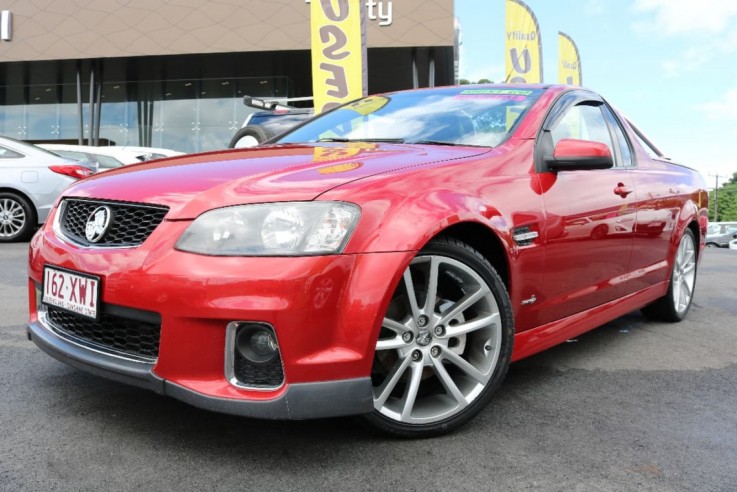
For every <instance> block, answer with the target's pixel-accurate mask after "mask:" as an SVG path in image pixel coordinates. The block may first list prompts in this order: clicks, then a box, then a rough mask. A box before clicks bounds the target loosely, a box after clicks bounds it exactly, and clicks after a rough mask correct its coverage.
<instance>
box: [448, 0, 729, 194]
mask: <svg viewBox="0 0 737 492" xmlns="http://www.w3.org/2000/svg"><path fill="white" fill-rule="evenodd" d="M523 1H524V2H525V3H526V4H527V6H528V7H529V8H530V9H531V10H532V11H533V12H534V14H535V16H536V17H537V21H538V24H539V25H540V31H541V34H540V35H541V39H542V44H543V74H544V82H546V83H558V67H557V64H558V31H563V32H564V33H566V34H568V35H569V36H570V37H571V38H573V40H574V41H575V43H576V45H577V46H578V51H579V53H580V55H581V67H582V71H583V77H582V78H583V86H584V87H587V88H589V89H591V90H594V91H595V92H598V93H599V94H601V95H602V96H603V97H604V98H605V99H606V100H607V101H608V102H609V103H610V104H612V105H613V106H615V107H616V108H617V109H619V110H620V111H621V112H622V113H623V114H625V115H626V116H627V118H629V119H630V120H632V122H634V123H635V125H637V126H638V127H639V128H640V129H641V130H642V131H643V132H644V133H645V134H646V135H647V136H648V138H649V139H650V140H651V141H652V142H653V143H654V144H655V145H656V146H657V147H658V148H659V149H660V150H661V151H662V152H663V153H664V154H665V155H666V156H668V157H670V158H672V159H673V160H674V161H676V162H680V163H683V164H686V165H689V166H691V167H693V168H695V169H697V170H699V171H700V172H701V174H702V176H704V179H705V180H706V182H707V186H708V187H709V188H713V187H714V185H715V177H714V176H711V175H714V174H719V175H721V176H722V177H720V178H719V183H720V185H721V183H722V182H724V181H726V179H727V178H731V177H732V174H733V173H735V172H737V0H698V1H694V0H523ZM455 12H456V17H458V19H459V21H460V26H461V36H462V46H461V53H460V77H461V78H463V79H468V80H471V81H476V80H479V79H481V78H488V79H491V80H493V81H494V82H503V81H504V77H505V75H506V74H505V73H504V63H505V59H504V49H505V48H504V36H505V35H504V15H505V0H455ZM725 177H726V178H725Z"/></svg>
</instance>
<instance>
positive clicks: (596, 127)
mask: <svg viewBox="0 0 737 492" xmlns="http://www.w3.org/2000/svg"><path fill="white" fill-rule="evenodd" d="M551 134H552V137H553V146H555V144H557V143H558V141H560V140H562V139H564V138H575V139H578V140H591V141H593V142H600V143H603V144H606V145H607V147H609V152H611V154H612V157H614V156H615V155H616V154H615V152H614V145H613V143H612V135H611V134H610V133H609V127H608V125H607V122H606V120H605V119H604V114H603V113H602V112H601V106H591V105H588V104H579V105H577V106H573V107H571V108H569V109H568V111H566V113H565V115H563V118H561V119H560V120H558V122H557V123H555V125H554V126H553V128H551Z"/></svg>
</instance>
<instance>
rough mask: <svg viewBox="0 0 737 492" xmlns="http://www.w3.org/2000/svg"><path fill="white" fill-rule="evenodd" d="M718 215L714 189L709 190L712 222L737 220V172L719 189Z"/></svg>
mask: <svg viewBox="0 0 737 492" xmlns="http://www.w3.org/2000/svg"><path fill="white" fill-rule="evenodd" d="M716 192H717V193H718V196H717V198H718V200H719V206H718V212H717V213H718V214H719V215H718V217H714V202H715V200H714V198H715V197H714V190H712V191H710V192H709V220H711V221H712V222H737V173H734V174H732V177H731V178H730V180H729V181H727V182H726V183H724V184H722V186H720V187H719V189H718V190H716Z"/></svg>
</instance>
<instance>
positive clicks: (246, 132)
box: [228, 125, 274, 149]
mask: <svg viewBox="0 0 737 492" xmlns="http://www.w3.org/2000/svg"><path fill="white" fill-rule="evenodd" d="M273 136H274V134H273V133H271V132H270V131H269V130H267V129H266V128H264V127H263V126H259V125H248V126H244V127H243V128H241V129H240V130H238V131H237V132H236V134H235V135H233V138H232V139H231V140H230V144H229V145H228V147H229V148H231V149H243V148H247V147H255V146H257V145H261V144H262V143H264V142H265V141H267V140H268V139H270V138H272V137H273Z"/></svg>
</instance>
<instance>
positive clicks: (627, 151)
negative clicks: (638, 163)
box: [602, 106, 635, 167]
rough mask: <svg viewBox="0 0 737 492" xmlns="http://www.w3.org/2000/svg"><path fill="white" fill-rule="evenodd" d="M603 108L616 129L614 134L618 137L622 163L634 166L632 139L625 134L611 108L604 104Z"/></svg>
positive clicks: (626, 165) (613, 128)
mask: <svg viewBox="0 0 737 492" xmlns="http://www.w3.org/2000/svg"><path fill="white" fill-rule="evenodd" d="M602 110H603V111H604V115H605V116H606V119H607V121H608V122H609V124H610V125H611V127H612V130H613V131H614V136H615V138H616V139H617V145H618V146H619V160H620V162H621V165H622V166H624V167H630V166H633V165H634V164H635V163H634V161H633V160H632V147H630V141H629V139H628V138H627V136H626V135H625V133H624V130H622V125H621V124H620V123H619V120H618V119H617V118H616V117H615V116H614V114H613V113H612V112H611V110H610V109H609V108H606V107H603V106H602Z"/></svg>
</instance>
